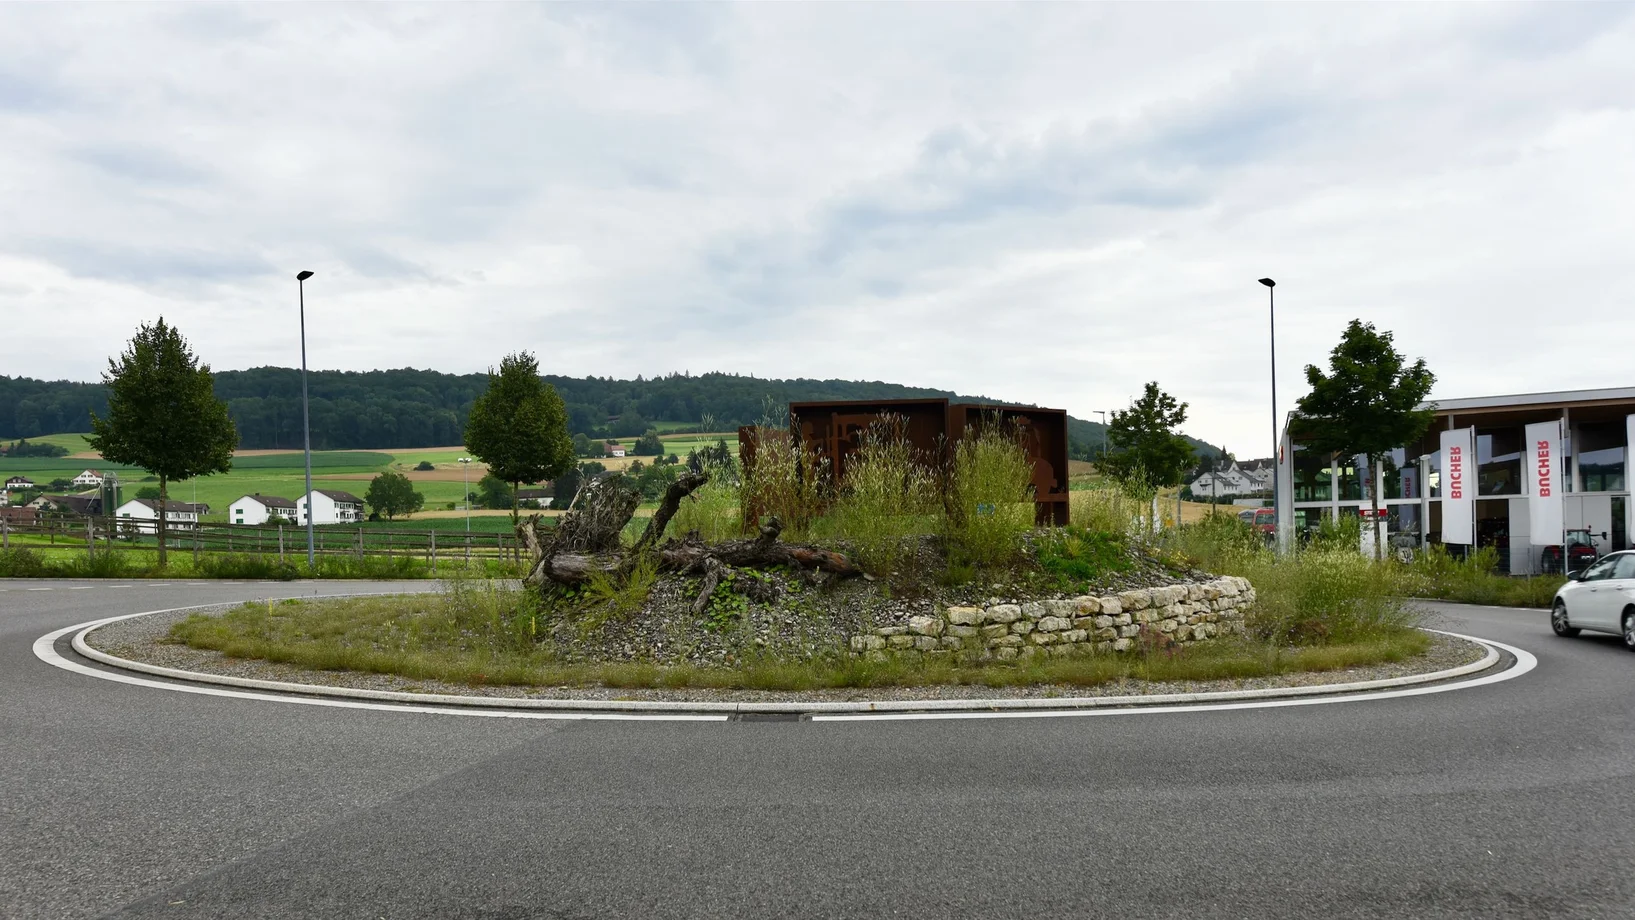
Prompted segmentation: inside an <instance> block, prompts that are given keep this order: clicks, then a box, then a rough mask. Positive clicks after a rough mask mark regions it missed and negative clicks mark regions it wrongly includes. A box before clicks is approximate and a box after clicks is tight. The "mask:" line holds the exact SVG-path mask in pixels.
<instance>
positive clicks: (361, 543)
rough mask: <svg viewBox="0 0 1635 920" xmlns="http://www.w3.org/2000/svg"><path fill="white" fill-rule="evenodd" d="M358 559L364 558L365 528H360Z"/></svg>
mask: <svg viewBox="0 0 1635 920" xmlns="http://www.w3.org/2000/svg"><path fill="white" fill-rule="evenodd" d="M358 558H360V559H361V558H363V528H362V527H359V528H358Z"/></svg>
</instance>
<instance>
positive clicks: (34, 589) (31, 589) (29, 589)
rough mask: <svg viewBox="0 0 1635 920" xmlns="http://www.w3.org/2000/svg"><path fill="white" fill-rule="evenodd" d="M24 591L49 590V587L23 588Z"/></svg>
mask: <svg viewBox="0 0 1635 920" xmlns="http://www.w3.org/2000/svg"><path fill="white" fill-rule="evenodd" d="M23 590H25V591H50V590H51V589H50V588H24V589H23Z"/></svg>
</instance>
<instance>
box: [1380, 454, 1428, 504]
mask: <svg viewBox="0 0 1635 920" xmlns="http://www.w3.org/2000/svg"><path fill="white" fill-rule="evenodd" d="M1380 481H1381V482H1382V483H1383V486H1382V490H1383V491H1381V493H1380V497H1381V498H1386V499H1391V498H1418V497H1419V493H1420V491H1421V484H1420V481H1419V458H1418V457H1410V456H1408V451H1407V450H1405V449H1404V448H1401V447H1399V448H1397V449H1396V450H1393V451H1390V452H1388V453H1385V454H1381V455H1380Z"/></svg>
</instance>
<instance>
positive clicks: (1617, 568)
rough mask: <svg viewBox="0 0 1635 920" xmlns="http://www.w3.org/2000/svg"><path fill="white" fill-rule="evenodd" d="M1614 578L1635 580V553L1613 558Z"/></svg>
mask: <svg viewBox="0 0 1635 920" xmlns="http://www.w3.org/2000/svg"><path fill="white" fill-rule="evenodd" d="M1612 558H1613V561H1614V563H1615V564H1614V565H1613V567H1612V577H1613V578H1635V553H1625V554H1624V555H1622V556H1613V557H1612Z"/></svg>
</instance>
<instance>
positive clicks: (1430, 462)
mask: <svg viewBox="0 0 1635 920" xmlns="http://www.w3.org/2000/svg"><path fill="white" fill-rule="evenodd" d="M1425 489H1426V493H1425V494H1427V495H1429V496H1430V497H1431V498H1441V497H1442V451H1440V450H1433V451H1431V452H1430V453H1428V454H1426V455H1425Z"/></svg>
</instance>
